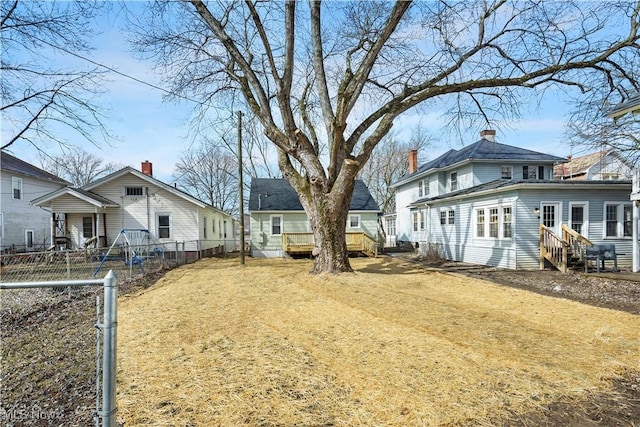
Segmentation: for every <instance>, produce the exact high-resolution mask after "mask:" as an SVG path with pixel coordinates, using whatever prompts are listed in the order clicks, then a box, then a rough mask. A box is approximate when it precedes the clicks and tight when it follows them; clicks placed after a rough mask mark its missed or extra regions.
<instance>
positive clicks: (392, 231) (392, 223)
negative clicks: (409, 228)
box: [387, 218, 396, 236]
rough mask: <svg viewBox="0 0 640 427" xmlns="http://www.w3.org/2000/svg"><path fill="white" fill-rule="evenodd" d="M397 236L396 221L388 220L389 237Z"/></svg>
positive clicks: (393, 219)
mask: <svg viewBox="0 0 640 427" xmlns="http://www.w3.org/2000/svg"><path fill="white" fill-rule="evenodd" d="M395 235H396V219H395V218H387V236H395Z"/></svg>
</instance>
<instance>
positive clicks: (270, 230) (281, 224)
mask: <svg viewBox="0 0 640 427" xmlns="http://www.w3.org/2000/svg"><path fill="white" fill-rule="evenodd" d="M274 218H278V219H279V220H280V233H278V234H274V233H273V219H274ZM283 231H284V221H283V219H282V215H270V216H269V235H270V236H282V232H283Z"/></svg>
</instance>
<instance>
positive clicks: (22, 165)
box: [0, 151, 69, 184]
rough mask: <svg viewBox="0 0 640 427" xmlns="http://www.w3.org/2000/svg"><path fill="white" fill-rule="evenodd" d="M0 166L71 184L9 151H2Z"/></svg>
mask: <svg viewBox="0 0 640 427" xmlns="http://www.w3.org/2000/svg"><path fill="white" fill-rule="evenodd" d="M0 168H2V169H3V170H6V171H10V172H15V173H19V174H22V175H26V176H30V177H33V178H38V179H41V180H43V181H49V182H56V183H59V184H69V183H68V182H67V181H65V180H64V179H62V178H60V177H59V176H56V175H54V174H52V173H49V172H46V171H44V170H42V169H40V168H37V167H35V166H33V165H32V164H29V163H27V162H25V161H24V160H20V159H18V158H17V157H14V156H12V155H11V154H9V153H5V152H4V151H1V152H0Z"/></svg>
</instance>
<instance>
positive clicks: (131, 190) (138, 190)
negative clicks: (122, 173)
mask: <svg viewBox="0 0 640 427" xmlns="http://www.w3.org/2000/svg"><path fill="white" fill-rule="evenodd" d="M124 195H125V196H142V195H143V191H142V187H125V188H124Z"/></svg>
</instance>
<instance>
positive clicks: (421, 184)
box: [418, 180, 424, 197]
mask: <svg viewBox="0 0 640 427" xmlns="http://www.w3.org/2000/svg"><path fill="white" fill-rule="evenodd" d="M423 194H424V181H422V180H420V181H418V197H422V196H423Z"/></svg>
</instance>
